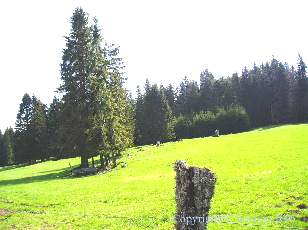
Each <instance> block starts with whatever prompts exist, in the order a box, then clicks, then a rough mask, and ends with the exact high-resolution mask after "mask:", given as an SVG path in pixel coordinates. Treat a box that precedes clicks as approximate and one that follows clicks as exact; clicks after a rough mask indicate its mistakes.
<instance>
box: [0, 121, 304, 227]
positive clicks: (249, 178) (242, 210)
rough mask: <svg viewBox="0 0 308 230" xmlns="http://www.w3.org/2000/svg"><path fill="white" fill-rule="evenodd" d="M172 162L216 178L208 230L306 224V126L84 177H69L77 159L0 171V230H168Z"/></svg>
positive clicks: (173, 149)
mask: <svg viewBox="0 0 308 230" xmlns="http://www.w3.org/2000/svg"><path fill="white" fill-rule="evenodd" d="M177 159H182V160H186V161H187V162H188V164H190V165H196V166H205V167H208V168H210V169H211V170H213V171H214V172H215V173H216V175H217V177H218V182H217V185H216V193H215V196H214V199H213V203H212V209H211V212H210V215H211V216H212V217H215V218H216V219H215V221H216V222H213V221H212V222H211V223H210V224H209V229H253V228H256V229H259V228H260V226H262V228H265V227H267V228H274V229H276V228H279V227H282V226H283V227H290V228H296V229H300V228H304V227H305V226H307V225H308V223H307V222H304V221H303V220H300V219H299V218H303V217H308V211H307V210H308V209H305V205H308V183H307V178H308V125H306V124H305V125H287V126H281V127H277V128H271V129H260V130H255V131H252V132H247V133H241V134H235V135H226V136H222V137H219V138H213V137H209V138H198V139H191V140H183V141H181V142H174V143H166V144H163V145H162V146H160V147H154V146H147V147H142V148H138V147H137V148H132V149H129V150H128V151H126V153H125V156H124V157H123V158H122V159H121V160H120V161H124V162H127V167H126V168H121V167H118V168H116V169H115V170H113V171H111V172H108V173H105V174H100V175H96V176H90V177H83V178H71V177H70V176H69V173H68V169H69V163H71V164H72V165H77V164H78V163H79V159H78V158H75V159H66V160H61V161H49V162H44V163H40V164H35V165H31V166H24V167H16V168H14V167H5V168H0V229H78V228H80V229H147V228H149V229H172V227H173V222H172V217H173V215H174V212H175V201H174V186H175V180H174V177H175V173H174V171H173V168H172V166H173V163H174V162H175V160H177ZM297 206H299V207H297ZM281 215H287V216H285V217H283V219H282V220H283V221H279V219H277V218H278V217H279V216H281ZM253 218H255V219H253ZM266 218H267V219H266Z"/></svg>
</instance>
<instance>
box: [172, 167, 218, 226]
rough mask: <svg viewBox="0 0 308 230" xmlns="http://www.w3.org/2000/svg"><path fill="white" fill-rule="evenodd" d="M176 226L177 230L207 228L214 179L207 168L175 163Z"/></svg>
mask: <svg viewBox="0 0 308 230" xmlns="http://www.w3.org/2000/svg"><path fill="white" fill-rule="evenodd" d="M174 169H175V171H176V191H175V196H176V207H177V212H176V217H175V220H176V224H175V228H176V229H177V230H201V229H202V230H203V229H206V228H207V222H208V213H209V210H210V203H211V198H212V197H213V195H214V188H215V183H216V177H215V175H214V173H212V172H211V171H210V170H209V169H207V168H197V167H188V166H187V165H186V163H185V162H183V161H176V162H175V166H174Z"/></svg>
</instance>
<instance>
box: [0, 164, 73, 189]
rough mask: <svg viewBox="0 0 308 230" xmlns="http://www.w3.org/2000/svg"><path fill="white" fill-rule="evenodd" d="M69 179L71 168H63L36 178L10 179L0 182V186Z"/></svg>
mask: <svg viewBox="0 0 308 230" xmlns="http://www.w3.org/2000/svg"><path fill="white" fill-rule="evenodd" d="M59 170H61V169H59ZM59 170H58V171H59ZM51 171H52V170H51ZM70 178H72V176H71V168H70V167H67V168H63V169H62V170H61V171H60V172H56V173H49V174H45V175H38V176H31V177H23V178H18V179H11V180H1V181H0V186H6V185H19V184H29V183H36V182H42V181H50V180H59V179H70Z"/></svg>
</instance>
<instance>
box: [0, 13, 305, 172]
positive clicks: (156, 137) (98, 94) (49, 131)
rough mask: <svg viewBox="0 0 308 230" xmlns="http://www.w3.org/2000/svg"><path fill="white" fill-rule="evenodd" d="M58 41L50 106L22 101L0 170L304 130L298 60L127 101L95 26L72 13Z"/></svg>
mask: <svg viewBox="0 0 308 230" xmlns="http://www.w3.org/2000/svg"><path fill="white" fill-rule="evenodd" d="M65 39H66V47H65V49H64V50H63V56H62V61H61V80H62V83H61V85H60V86H59V88H58V90H57V94H56V95H55V97H54V99H53V101H52V103H51V104H50V105H46V104H44V102H42V101H41V100H40V99H39V98H37V97H36V96H35V95H32V96H31V95H29V94H27V93H25V94H24V96H23V98H22V99H21V103H20V107H19V112H18V114H17V116H16V123H15V128H14V129H12V128H7V129H6V130H5V131H4V132H3V133H2V132H1V131H0V166H4V165H12V164H21V163H35V162H37V161H44V160H47V159H55V160H57V159H63V158H68V157H76V156H80V158H81V167H82V168H86V167H89V159H90V158H91V157H94V156H99V158H100V164H101V167H102V169H106V168H109V167H112V166H114V165H115V164H116V160H117V159H118V158H119V157H120V156H121V152H122V151H123V150H124V149H126V148H127V147H130V146H133V145H146V144H154V143H156V142H157V141H160V142H167V141H177V140H180V139H182V138H194V137H204V136H211V135H213V133H214V130H215V129H218V130H219V131H220V133H221V134H228V133H238V132H243V131H247V130H250V129H253V128H256V127H262V126H270V125H278V124H284V123H302V122H308V78H307V73H306V64H305V62H304V60H303V59H302V57H301V56H300V55H299V56H298V60H297V66H289V65H288V63H283V62H281V61H279V60H277V59H275V58H272V60H271V61H269V62H265V63H263V64H261V65H259V66H258V65H254V66H253V68H252V69H247V68H246V67H245V68H244V69H243V71H242V72H241V73H233V74H232V75H231V76H229V77H224V78H217V77H215V76H213V74H212V73H211V72H210V70H208V69H205V70H204V71H202V72H201V73H200V80H199V82H196V81H192V80H189V79H188V78H187V77H185V78H184V79H183V80H182V82H181V83H180V85H179V86H176V85H168V86H163V85H157V84H155V83H150V82H149V81H148V80H147V81H146V83H145V85H144V86H138V87H137V92H136V96H135V97H134V98H133V97H132V96H131V93H130V92H129V91H127V90H126V89H125V88H124V83H125V81H127V79H126V78H125V74H124V72H125V69H124V65H123V62H122V59H121V58H120V57H119V56H120V55H119V48H118V47H116V46H115V45H110V44H107V43H106V42H105V40H104V38H103V36H102V34H101V30H100V27H99V24H98V22H97V20H94V21H93V22H92V21H90V20H89V16H88V15H87V13H85V12H84V11H83V10H82V9H81V8H77V9H76V10H75V11H74V14H73V16H72V17H71V31H70V33H69V34H68V35H67V37H65ZM205 65H206V63H205ZM179 77H181V76H179Z"/></svg>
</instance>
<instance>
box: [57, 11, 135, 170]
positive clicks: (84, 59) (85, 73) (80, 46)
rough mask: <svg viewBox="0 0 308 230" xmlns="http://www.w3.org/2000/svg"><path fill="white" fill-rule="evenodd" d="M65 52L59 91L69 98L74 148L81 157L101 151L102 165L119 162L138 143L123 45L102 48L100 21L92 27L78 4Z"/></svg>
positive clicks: (66, 112)
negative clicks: (120, 54)
mask: <svg viewBox="0 0 308 230" xmlns="http://www.w3.org/2000/svg"><path fill="white" fill-rule="evenodd" d="M71 25H72V29H71V33H70V35H69V36H68V37H67V38H66V40H67V43H66V49H65V50H64V52H63V62H62V65H61V75H62V76H61V79H62V81H63V84H62V85H61V87H60V88H59V91H60V92H61V93H63V94H64V96H63V116H62V119H61V120H62V122H63V127H64V128H63V129H62V131H61V133H64V134H65V136H64V137H65V138H66V140H65V143H68V144H67V146H68V148H67V149H68V150H71V152H72V153H73V154H77V155H78V156H80V157H81V167H82V168H86V167H88V166H89V164H88V158H89V157H92V156H95V155H100V156H101V163H102V167H104V168H105V167H106V166H107V165H108V164H109V163H110V162H111V161H112V162H113V163H114V164H115V161H116V159H117V158H118V157H119V156H120V153H121V151H123V150H124V149H125V148H126V147H128V146H130V145H131V143H132V139H133V137H132V133H133V120H132V109H131V107H130V104H129V102H128V95H127V93H126V91H125V90H124V88H123V82H124V80H125V79H124V78H123V73H122V69H123V63H122V60H121V58H119V57H118V52H119V51H118V48H117V47H115V46H113V45H111V46H107V45H105V46H104V47H102V46H101V43H102V41H103V38H102V37H101V34H100V29H99V28H98V25H97V20H96V19H95V20H94V24H93V25H91V26H89V23H88V15H87V14H86V13H85V12H84V11H83V10H82V9H81V8H77V9H76V10H75V12H74V14H73V16H72V18H71Z"/></svg>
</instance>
